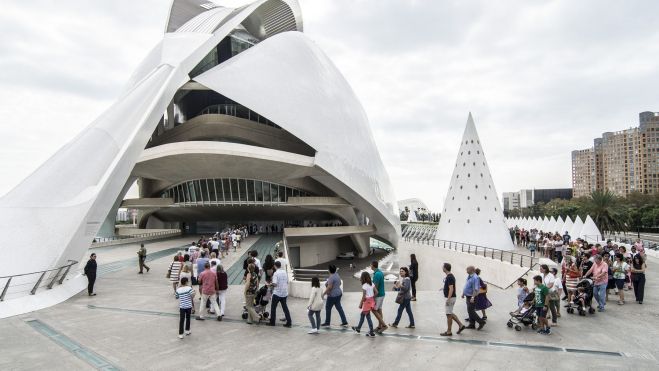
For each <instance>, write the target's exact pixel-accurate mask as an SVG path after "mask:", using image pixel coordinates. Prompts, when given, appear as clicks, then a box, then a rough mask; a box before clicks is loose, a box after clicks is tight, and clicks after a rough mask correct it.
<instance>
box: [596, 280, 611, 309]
mask: <svg viewBox="0 0 659 371" xmlns="http://www.w3.org/2000/svg"><path fill="white" fill-rule="evenodd" d="M607 283H608V282H604V283H603V284H601V285H595V286H593V294H594V296H595V300H597V308H599V309H604V306H605V305H606V285H607Z"/></svg>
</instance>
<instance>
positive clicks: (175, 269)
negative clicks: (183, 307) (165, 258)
mask: <svg viewBox="0 0 659 371" xmlns="http://www.w3.org/2000/svg"><path fill="white" fill-rule="evenodd" d="M182 267H183V263H181V262H180V261H179V260H178V255H174V261H172V263H171V264H170V265H169V269H168V270H167V277H168V278H169V281H170V282H171V283H172V287H173V288H174V296H176V288H177V287H178V283H179V280H180V279H181V269H182Z"/></svg>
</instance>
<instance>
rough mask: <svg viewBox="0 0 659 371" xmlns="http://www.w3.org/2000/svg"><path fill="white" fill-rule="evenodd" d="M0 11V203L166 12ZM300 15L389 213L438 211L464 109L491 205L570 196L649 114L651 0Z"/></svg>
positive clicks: (130, 65) (341, 8)
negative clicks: (588, 152) (349, 100)
mask: <svg viewBox="0 0 659 371" xmlns="http://www.w3.org/2000/svg"><path fill="white" fill-rule="evenodd" d="M216 2H217V3H219V4H226V5H236V4H240V3H244V1H241V0H236V1H233V0H232V1H220V0H218V1H216ZM3 3H4V4H2V9H3V11H2V12H0V34H2V35H3V36H2V37H1V38H0V102H1V103H0V117H1V118H2V122H1V123H0V195H2V194H5V193H6V192H8V191H9V190H10V189H12V188H13V187H15V186H16V185H17V184H18V183H19V182H20V181H21V180H22V179H23V178H25V177H26V176H28V175H29V174H30V173H31V172H33V171H34V170H35V169H37V168H38V166H39V165H40V164H41V163H43V162H44V161H45V160H46V159H47V158H49V157H50V156H52V155H53V154H54V153H55V152H56V151H57V150H58V149H59V148H61V147H62V146H63V145H64V144H66V143H67V142H68V141H70V140H71V139H72V138H73V137H74V136H75V135H76V134H78V133H79V132H80V131H81V130H82V129H83V128H84V127H86V126H87V125H88V124H89V123H91V122H92V121H93V120H94V119H95V118H96V117H97V116H99V115H100V114H101V113H102V112H103V111H104V110H105V109H107V108H108V107H109V106H110V105H111V104H112V102H113V101H114V100H115V99H116V98H117V97H118V95H119V93H120V91H121V90H122V89H123V87H124V85H125V84H126V82H127V81H128V78H129V77H130V75H131V73H132V71H133V70H134V69H135V68H136V67H137V65H138V64H139V63H140V61H141V60H142V59H143V58H144V57H145V56H146V54H147V53H148V52H149V50H150V49H151V48H152V47H153V46H154V45H155V44H156V43H157V42H158V41H159V40H160V39H161V37H162V33H163V30H164V25H165V19H166V16H167V12H168V8H169V4H170V1H169V0H140V1H128V0H112V1H93V2H90V1H88V0H84V1H83V0H67V1H57V2H56V1H52V0H32V1H29V2H28V1H9V0H4V1H3ZM300 3H301V6H302V13H303V19H304V32H305V33H306V34H307V36H308V37H309V38H311V39H312V40H313V41H314V42H316V43H317V44H318V45H319V46H320V47H321V49H323V50H324V51H325V53H327V55H328V56H329V57H330V59H331V60H332V61H333V62H334V63H335V64H336V66H337V67H338V69H339V70H340V71H341V72H342V73H343V74H344V75H345V77H346V79H347V80H348V82H349V83H350V84H351V85H352V87H353V89H354V91H355V92H356V94H357V96H358V97H359V99H360V100H361V103H362V104H363V106H364V108H365V110H366V112H367V114H368V116H369V120H370V123H371V127H372V130H373V134H374V137H375V140H376V143H377V145H378V148H379V150H380V154H381V157H382V160H383V162H384V164H385V167H386V168H387V170H388V172H389V176H390V178H391V182H392V184H393V186H394V190H395V192H396V195H397V198H398V199H399V200H400V199H404V198H411V197H417V198H420V199H422V200H424V201H425V202H426V204H427V205H428V206H429V207H430V208H431V209H434V210H439V209H440V208H441V206H442V204H443V201H444V200H443V199H444V197H445V195H446V192H447V190H448V187H449V178H450V176H451V172H452V169H453V164H454V163H455V159H456V156H457V154H458V148H459V145H460V139H461V136H462V131H463V130H464V125H465V123H466V120H467V116H468V114H469V112H471V113H472V114H473V116H474V120H475V122H476V127H477V129H478V131H479V136H480V138H481V141H482V144H483V147H484V149H485V153H486V154H487V156H488V164H489V165H490V170H491V172H492V175H493V178H494V182H495V186H496V189H497V191H498V193H499V195H500V194H501V193H502V192H506V191H517V190H519V189H528V188H568V187H570V186H571V151H572V150H575V149H584V148H588V147H590V146H592V141H593V138H595V137H598V136H600V135H601V133H602V132H605V131H616V130H622V129H626V128H629V127H632V126H637V125H638V113H639V112H642V111H659V101H658V100H657V93H656V91H657V89H656V87H657V86H659V73H658V71H657V61H659V28H658V27H656V14H658V13H659V2H657V1H634V2H622V1H604V0H591V1H529V0H523V1H522V0H520V1H513V0H510V1H496V2H493V1H487V0H484V1H457V0H456V1H443V0H442V1H440V0H432V1H431V0H426V1H403V0H397V1H393V0H349V1H348V0H301V1H300ZM44 188H47V185H44Z"/></svg>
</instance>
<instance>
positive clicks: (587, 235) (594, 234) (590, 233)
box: [579, 215, 602, 241]
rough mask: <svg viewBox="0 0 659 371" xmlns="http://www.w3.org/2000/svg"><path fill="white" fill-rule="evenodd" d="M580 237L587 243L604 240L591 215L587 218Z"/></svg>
mask: <svg viewBox="0 0 659 371" xmlns="http://www.w3.org/2000/svg"><path fill="white" fill-rule="evenodd" d="M579 237H581V238H583V239H584V240H587V241H599V240H600V239H601V238H602V233H600V230H599V228H597V225H596V224H595V221H594V220H593V218H591V217H590V215H588V216H586V221H585V222H584V223H583V228H581V232H579Z"/></svg>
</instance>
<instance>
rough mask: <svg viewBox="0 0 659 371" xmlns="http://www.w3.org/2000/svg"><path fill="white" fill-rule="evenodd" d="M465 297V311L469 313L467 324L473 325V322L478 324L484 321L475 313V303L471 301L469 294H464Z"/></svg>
mask: <svg viewBox="0 0 659 371" xmlns="http://www.w3.org/2000/svg"><path fill="white" fill-rule="evenodd" d="M465 299H466V300H467V313H469V325H470V326H475V324H474V322H478V324H482V323H484V322H485V321H483V320H482V319H481V318H480V317H479V316H478V313H476V303H475V302H474V303H472V302H471V296H466V297H465Z"/></svg>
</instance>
